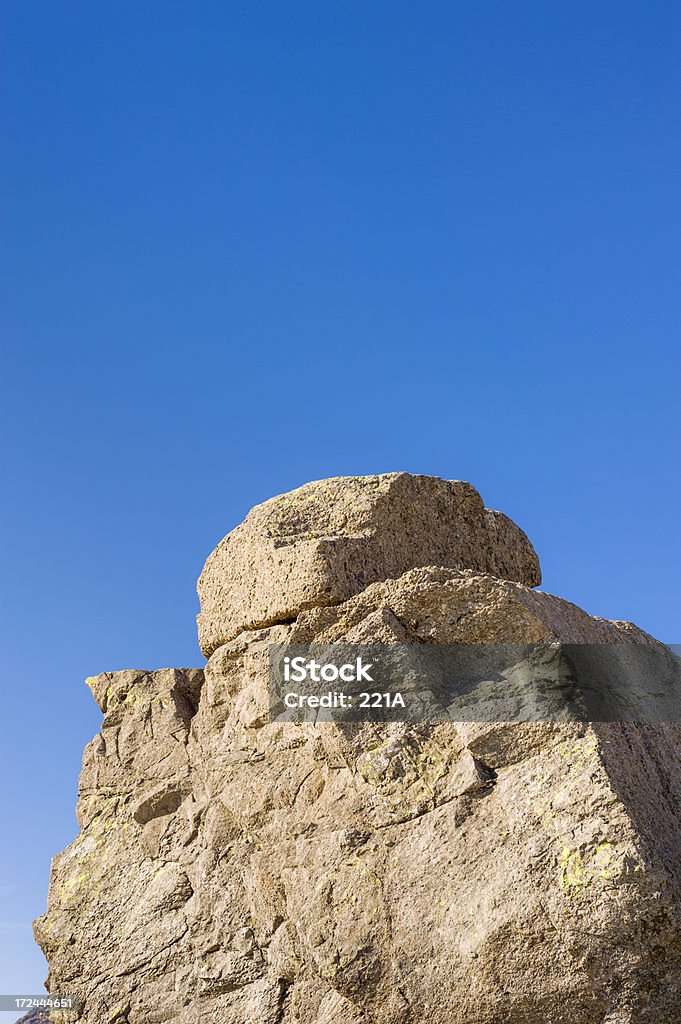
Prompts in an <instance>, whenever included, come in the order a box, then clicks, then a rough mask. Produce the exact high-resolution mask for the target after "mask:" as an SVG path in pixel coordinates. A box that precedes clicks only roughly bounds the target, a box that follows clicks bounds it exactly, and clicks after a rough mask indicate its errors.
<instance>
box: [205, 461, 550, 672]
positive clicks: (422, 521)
mask: <svg viewBox="0 0 681 1024" xmlns="http://www.w3.org/2000/svg"><path fill="white" fill-rule="evenodd" d="M424 565H439V566H446V567H450V568H455V569H478V570H480V571H481V572H486V573H490V574H491V575H493V576H498V577H500V578H502V579H506V580H513V581H515V582H517V583H523V584H525V585H526V586H528V587H534V586H537V585H538V584H539V583H540V582H541V573H540V569H539V560H538V558H537V555H536V553H535V551H534V548H533V547H532V545H531V544H530V542H529V540H528V539H527V537H526V536H525V534H524V533H523V532H522V530H521V529H520V528H519V527H518V526H516V525H515V523H513V522H511V520H510V519H508V518H507V517H506V516H505V515H503V513H501V512H493V511H491V510H490V509H487V508H485V507H484V505H483V502H482V498H481V497H480V495H479V494H478V492H477V491H476V490H475V488H474V487H472V486H471V485H470V484H468V483H464V482H463V481H461V480H441V479H439V478H438V477H432V476H412V475H410V474H409V473H384V474H381V475H379V476H347V477H335V478H333V479H331V480H319V481H316V482H315V483H309V484H305V485H304V486H303V487H299V488H298V489H297V490H295V491H291V492H290V493H288V494H282V495H279V496H278V497H276V498H271V499H270V500H269V501H266V502H264V503H263V504H262V505H257V506H256V507H255V508H254V509H253V510H252V511H251V512H250V513H249V514H248V516H247V517H246V519H245V521H244V522H243V523H242V524H241V525H240V526H237V527H236V529H234V530H232V532H231V533H228V534H227V536H226V537H225V538H224V540H222V541H221V542H220V544H218V546H217V548H216V549H215V550H214V551H213V552H212V554H211V555H210V556H209V558H208V560H207V562H206V565H205V567H204V570H203V572H202V573H201V576H200V578H199V583H198V592H199V600H200V603H201V611H200V614H199V616H198V627H199V644H200V646H201V650H202V651H203V653H204V654H205V655H206V656H207V657H210V655H211V654H212V653H213V651H214V650H216V649H217V648H218V647H219V646H220V644H223V643H227V641H229V640H231V639H233V638H234V637H235V636H236V635H237V634H238V633H240V632H241V630H243V629H257V628H261V627H263V626H271V625H273V624H275V623H278V622H286V621H290V620H291V619H294V618H295V617H296V616H297V615H298V614H299V613H300V612H301V611H304V610H305V609H307V608H319V607H322V606H329V605H336V604H339V603H340V602H341V601H345V600H347V598H349V597H352V595H353V594H357V593H359V592H360V591H362V590H364V588H365V587H367V586H368V585H369V584H370V583H375V582H376V581H378V580H385V579H389V578H397V577H399V576H401V575H402V574H403V573H405V572H406V571H407V570H408V569H413V568H416V567H418V566H424Z"/></svg>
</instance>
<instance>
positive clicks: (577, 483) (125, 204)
mask: <svg viewBox="0 0 681 1024" xmlns="http://www.w3.org/2000/svg"><path fill="white" fill-rule="evenodd" d="M2 23H3V24H2V44H1V46H2V53H1V54H0V58H1V61H0V63H2V65H3V66H4V70H3V72H2V78H3V82H2V92H3V96H4V99H3V113H2V126H1V130H2V135H3V136H4V141H3V146H2V150H3V154H4V156H3V167H2V225H1V227H2V235H3V239H4V242H3V246H2V259H3V279H4V281H5V297H4V304H3V306H4V308H3V314H2V319H3V338H4V343H3V384H2V404H3V411H2V415H3V421H4V437H5V441H4V464H3V477H4V483H5V497H4V501H3V506H4V507H3V524H2V547H3V636H2V667H3V682H2V695H1V699H2V714H1V729H2V734H1V736H0V757H1V759H2V764H1V765H0V768H1V771H0V786H1V795H0V799H1V801H2V811H3V828H2V836H1V842H2V864H1V866H0V991H4V992H8V991H12V990H14V989H29V990H31V989H38V990H39V988H40V984H41V982H42V979H43V976H44V973H45V971H44V964H43V961H42V958H41V956H40V954H39V953H38V952H37V951H36V950H35V949H34V947H33V945H32V939H31V936H30V930H29V922H30V920H31V918H33V917H34V916H36V915H37V914H38V913H40V912H41V911H42V910H43V907H44V902H45V891H46V886H47V877H48V869H49V858H50V856H51V854H53V853H56V852H57V851H58V850H60V849H61V848H63V847H64V846H65V845H66V844H67V843H68V842H69V841H70V839H71V838H72V837H73V836H74V834H75V830H76V824H75V817H74V804H75V792H76V779H77V773H78V769H79V765H80V756H81V751H82V748H83V746H84V744H85V743H86V742H87V740H88V739H89V738H90V737H91V736H92V735H93V734H94V733H95V732H96V731H97V729H98V726H99V721H100V716H99V713H98V711H97V709H96V707H95V705H94V703H93V701H92V700H91V698H90V696H89V693H88V691H87V690H86V689H85V687H84V686H83V685H82V680H83V678H84V677H85V676H87V675H89V674H94V673H97V672H100V671H103V670H110V669H118V668H124V667H133V666H135V667H137V666H140V667H159V666H162V665H187V664H189V665H197V664H201V663H202V659H201V656H200V654H199V650H198V647H197V644H196V635H195V626H194V616H195V613H196V611H197V602H196V597H195V590H194V584H195V579H196V577H197V576H198V574H199V571H200V569H201V566H202V564H203V560H204V559H205V557H206V556H207V554H208V553H209V551H210V550H211V548H212V547H213V546H214V545H215V543H216V542H217V541H218V540H219V539H220V538H221V537H222V536H223V535H224V534H225V533H226V532H227V530H229V529H230V528H231V527H232V526H234V525H235V524H236V523H237V522H238V521H239V520H240V519H241V518H242V517H243V515H244V514H245V513H246V511H247V510H248V508H249V507H250V506H251V505H253V504H254V503H256V502H258V501H261V500H263V499H265V498H267V497H269V496H270V495H272V494H276V493H278V492H281V491H284V490H288V489H289V488H292V487H294V486H296V485H298V484H301V483H303V482H305V481H306V480H310V479H316V478H320V477H325V476H332V475H337V474H346V473H352V474H355V473H375V472H381V471H389V470H397V469H404V470H409V471H412V472H420V473H431V474H436V475H439V476H443V477H450V478H462V479H466V480H470V481H471V482H473V483H474V484H475V485H476V486H477V487H478V488H479V489H480V491H481V493H482V495H483V497H484V498H485V500H486V502H487V504H488V505H490V506H492V507H494V508H500V509H503V510H504V511H505V512H507V513H508V514H509V515H511V516H512V517H513V518H514V519H515V520H516V521H517V522H519V523H520V524H521V525H522V526H523V527H524V528H525V530H526V531H527V533H528V534H529V535H530V537H531V538H532V540H533V541H534V543H535V545H536V547H537V549H538V551H539V554H540V557H541V559H542V563H543V568H544V588H545V589H547V590H549V591H552V592H554V593H558V594H561V595H562V596H565V597H567V598H569V599H571V600H574V601H577V602H578V603H579V604H581V605H583V606H584V607H585V608H587V609H588V610H589V611H591V612H593V613H597V614H599V615H605V616H609V617H617V618H629V619H633V620H635V621H636V622H638V623H639V624H640V625H642V626H643V627H644V628H646V629H648V630H650V631H652V632H654V633H655V634H656V635H658V636H659V637H660V638H661V639H663V640H667V641H678V640H679V639H681V630H680V629H679V623H678V611H679V605H680V601H679V590H680V583H679V580H680V579H681V564H680V561H681V557H680V545H679V499H680V497H681V495H680V488H679V473H678V461H679V447H680V446H679V368H680V362H681V359H680V356H679V326H680V324H679V321H680V316H679V313H680V302H679V295H680V287H679V286H680V284H681V282H680V280H679V278H680V274H679V270H680V260H679V257H680V238H681V232H680V226H681V225H680V219H681V218H680V202H679V199H680V190H679V185H678V182H679V180H681V179H680V173H681V166H680V165H681V161H680V160H679V150H680V149H681V134H680V133H679V114H680V106H681V104H680V95H681V91H680V87H681V60H680V55H681V7H680V6H679V4H678V3H676V2H667V3H664V2H662V3H660V2H650V3H644V2H638V3H632V2H622V0H617V2H614V0H598V2H597V3H594V2H593V0H576V2H575V0H571V2H569V3H567V2H564V3H557V2H556V3H552V2H546V0H541V2H532V3H530V2H517V3H508V2H506V0H503V2H501V0H499V2H492V0H490V2H487V0H443V2H431V0H409V2H403V0H344V2H337V0H307V2H299V0H286V2H281V0H276V2H275V0H267V2H257V0H244V2H239V3H233V2H225V0H222V2H213V0H202V2H200V3H192V2H189V0H185V2H183V3H176V2H169V0H153V2H152V0H134V2H131V0H116V2H113V0H102V2H97V3H93V2H92V0H83V2H73V0H61V2H60V3H54V2H52V0H51V2H43V0H32V2H30V3H27V2H25V0H6V2H5V3H4V4H3V10H2Z"/></svg>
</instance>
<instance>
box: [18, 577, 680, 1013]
mask: <svg viewBox="0 0 681 1024" xmlns="http://www.w3.org/2000/svg"><path fill="white" fill-rule="evenodd" d="M377 636H380V639H381V642H386V643H389V642H391V640H396V641H404V640H408V641H409V640H410V641H412V642H413V641H418V642H425V643H450V642H457V641H476V640H501V641H505V640H513V641H515V642H521V643H522V642H535V641H539V640H554V639H555V640H563V641H566V642H567V641H579V642H593V643H609V642H616V641H617V640H619V639H622V638H624V639H626V640H627V641H628V642H633V643H642V644H649V643H655V641H653V640H652V639H651V638H650V637H648V636H647V635H646V634H644V633H642V632H641V631H640V630H637V629H636V627H633V626H631V625H629V624H627V623H617V622H608V621H606V620H603V619H593V618H590V617H589V616H588V615H587V614H586V613H585V612H583V611H581V609H579V608H577V607H575V606H574V605H571V604H569V603H567V602H565V601H561V600H560V599H558V598H555V597H551V596H550V595H547V594H541V593H537V592H534V591H532V590H530V589H528V588H526V587H523V586H521V585H518V584H514V583H509V582H506V581H503V580H500V579H499V578H497V577H495V576H491V575H485V574H481V573H476V572H473V571H465V570H463V571H459V570H453V569H451V568H441V567H440V568H438V567H430V568H417V569H413V570H411V571H409V572H407V573H406V574H404V575H403V576H402V577H401V578H399V579H397V580H388V581H384V582H380V583H375V584H373V585H371V586H369V587H367V588H366V589H365V590H364V591H363V592H362V593H360V594H358V595H356V596H354V597H352V598H351V599H350V600H348V601H346V602H345V603H344V604H342V605H339V606H338V607H324V608H320V609H314V610H308V611H306V612H303V613H301V614H300V615H299V617H298V619H297V621H296V622H295V623H294V624H281V625H277V626H274V627H271V628H264V629H261V630H250V631H246V632H243V633H242V634H241V635H240V636H238V637H236V638H235V639H234V640H232V641H230V642H229V643H227V644H225V645H222V646H221V647H220V648H219V649H218V650H216V651H215V653H214V654H213V656H212V657H211V658H210V660H209V662H208V664H207V666H206V669H205V673H204V674H202V673H200V672H199V671H198V670H195V671H193V672H192V671H189V670H186V671H181V672H173V671H172V670H163V671H161V672H158V673H132V672H129V673H114V674H111V675H105V676H100V677H98V679H97V680H94V681H92V684H91V685H92V689H93V692H94V693H95V694H96V695H97V698H98V700H99V702H100V706H101V707H102V708H103V710H104V713H105V717H104V722H103V726H102V732H101V736H100V737H98V738H97V739H96V740H95V741H93V743H92V744H91V745H90V746H89V747H88V749H87V751H86V755H85V759H84V767H83V775H82V778H81V796H80V807H79V811H80V814H79V816H80V820H81V823H82V831H81V833H80V835H79V836H78V838H77V839H76V840H75V842H74V843H73V844H72V845H71V846H70V847H69V848H68V850H66V851H65V852H64V853H63V854H61V855H59V856H58V857H57V858H56V859H55V861H54V863H53V868H52V878H51V883H50V892H49V903H48V912H47V914H46V915H45V917H43V918H42V919H41V920H40V921H39V922H37V924H36V934H37V936H38V938H39V941H40V943H41V945H42V946H43V949H44V950H45V953H46V955H47V958H48V961H49V964H50V987H51V990H52V991H55V992H56V991H69V992H70V991H73V990H76V992H77V993H78V994H80V995H82V996H83V997H84V998H85V1001H86V1002H85V1010H84V1013H83V1016H82V1018H81V1021H80V1024H103V1022H108V1021H111V1022H113V1021H120V1022H124V1024H161V1022H171V1021H172V1022H178V1024H547V1022H549V1021H550V1022H552V1024H678V1022H679V1019H680V1018H679V1005H680V1004H679V994H680V993H681V916H680V913H679V907H680V906H681V891H680V881H681V844H679V842H678V829H679V824H678V808H679V806H681V759H680V758H679V751H680V750H681V732H680V730H679V727H678V726H658V727H655V728H653V727H645V726H624V725H593V726H589V725H582V724H579V723H575V724H570V725H560V726H558V725H548V724H547V725H543V724H537V723H530V724H524V725H508V724H504V723H485V724H480V725H475V724H472V725H461V726H456V725H450V724H445V725H438V726H429V725H426V724H421V725H405V724H399V723H397V724H396V723H391V724H355V725H339V724H332V723H329V724H321V725H313V724H309V723H304V724H301V725H294V724H286V725H278V724H270V723H269V722H268V718H267V690H266V687H267V652H268V646H269V645H270V644H271V643H281V642H286V641H291V642H299V643H301V642H303V643H307V642H331V641H334V640H355V641H360V642H361V641H362V640H369V639H375V638H376V637H377ZM168 794H174V796H173V797H172V799H171V798H169V796H168ZM178 801H179V802H178Z"/></svg>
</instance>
